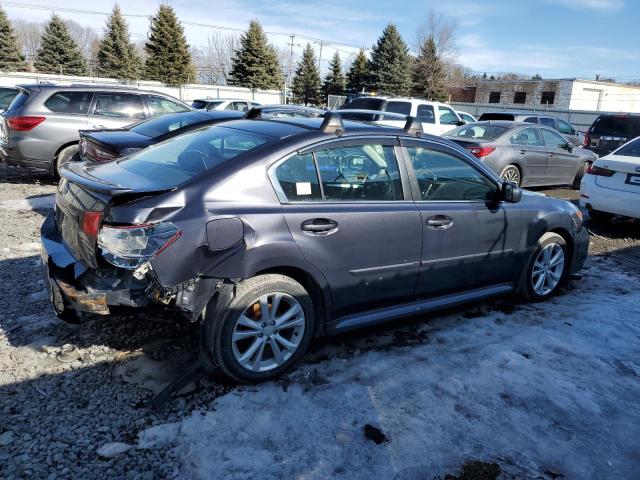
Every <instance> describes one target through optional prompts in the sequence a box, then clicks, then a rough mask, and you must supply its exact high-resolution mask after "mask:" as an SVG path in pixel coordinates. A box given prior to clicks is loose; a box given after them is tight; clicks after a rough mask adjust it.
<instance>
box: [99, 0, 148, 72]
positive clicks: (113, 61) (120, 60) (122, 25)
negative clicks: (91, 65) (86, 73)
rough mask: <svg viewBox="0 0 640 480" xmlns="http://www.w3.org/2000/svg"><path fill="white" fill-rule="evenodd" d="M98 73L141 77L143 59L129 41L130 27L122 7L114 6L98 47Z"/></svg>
mask: <svg viewBox="0 0 640 480" xmlns="http://www.w3.org/2000/svg"><path fill="white" fill-rule="evenodd" d="M96 57H97V65H96V73H97V74H98V75H99V76H101V77H110V78H118V79H122V80H135V79H138V78H140V73H141V71H140V70H141V67H142V61H141V60H140V56H139V55H138V52H137V51H136V48H135V45H133V44H132V43H131V42H130V41H129V29H128V27H127V24H126V22H125V20H124V17H123V16H122V12H121V11H120V7H119V6H118V5H117V4H116V5H115V6H114V7H113V12H112V13H111V16H110V17H109V18H108V19H107V26H106V28H105V33H104V38H103V39H102V41H101V42H100V46H99V47H98V53H97V55H96Z"/></svg>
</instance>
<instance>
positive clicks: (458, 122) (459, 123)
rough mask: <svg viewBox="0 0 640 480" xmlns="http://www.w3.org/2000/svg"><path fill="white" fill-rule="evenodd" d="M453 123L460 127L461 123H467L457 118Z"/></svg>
mask: <svg viewBox="0 0 640 480" xmlns="http://www.w3.org/2000/svg"><path fill="white" fill-rule="evenodd" d="M455 124H456V125H457V126H458V127H461V126H462V125H466V124H467V122H465V121H464V120H458V121H457V122H456V123H455Z"/></svg>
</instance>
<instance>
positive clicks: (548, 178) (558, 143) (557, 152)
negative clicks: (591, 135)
mask: <svg viewBox="0 0 640 480" xmlns="http://www.w3.org/2000/svg"><path fill="white" fill-rule="evenodd" d="M540 133H541V134H542V140H543V142H544V144H545V146H546V149H547V152H548V157H549V162H548V163H547V172H546V174H545V183H546V184H547V185H560V184H566V183H571V182H572V181H573V179H574V178H575V176H576V173H577V172H578V168H579V166H580V162H579V157H578V155H577V154H575V153H573V151H572V149H571V147H570V145H569V142H568V141H567V139H566V138H564V137H563V136H562V135H560V134H559V133H557V132H556V131H554V130H551V129H549V128H541V129H540Z"/></svg>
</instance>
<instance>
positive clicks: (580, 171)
mask: <svg viewBox="0 0 640 480" xmlns="http://www.w3.org/2000/svg"><path fill="white" fill-rule="evenodd" d="M590 165H591V162H584V163H583V164H582V165H580V168H579V169H578V173H576V178H574V179H573V184H572V185H571V187H572V188H573V189H574V190H580V182H582V177H584V174H585V172H586V171H587V170H588V169H589V166H590Z"/></svg>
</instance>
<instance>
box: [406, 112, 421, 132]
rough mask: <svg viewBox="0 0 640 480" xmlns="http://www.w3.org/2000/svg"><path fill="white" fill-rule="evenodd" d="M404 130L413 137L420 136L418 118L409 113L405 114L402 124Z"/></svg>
mask: <svg viewBox="0 0 640 480" xmlns="http://www.w3.org/2000/svg"><path fill="white" fill-rule="evenodd" d="M403 130H404V131H405V132H407V133H408V134H409V135H413V136H415V137H421V136H422V133H423V131H422V122H421V121H420V120H418V119H417V118H416V117H412V116H411V115H408V116H407V122H406V123H405V124H404V129H403Z"/></svg>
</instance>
